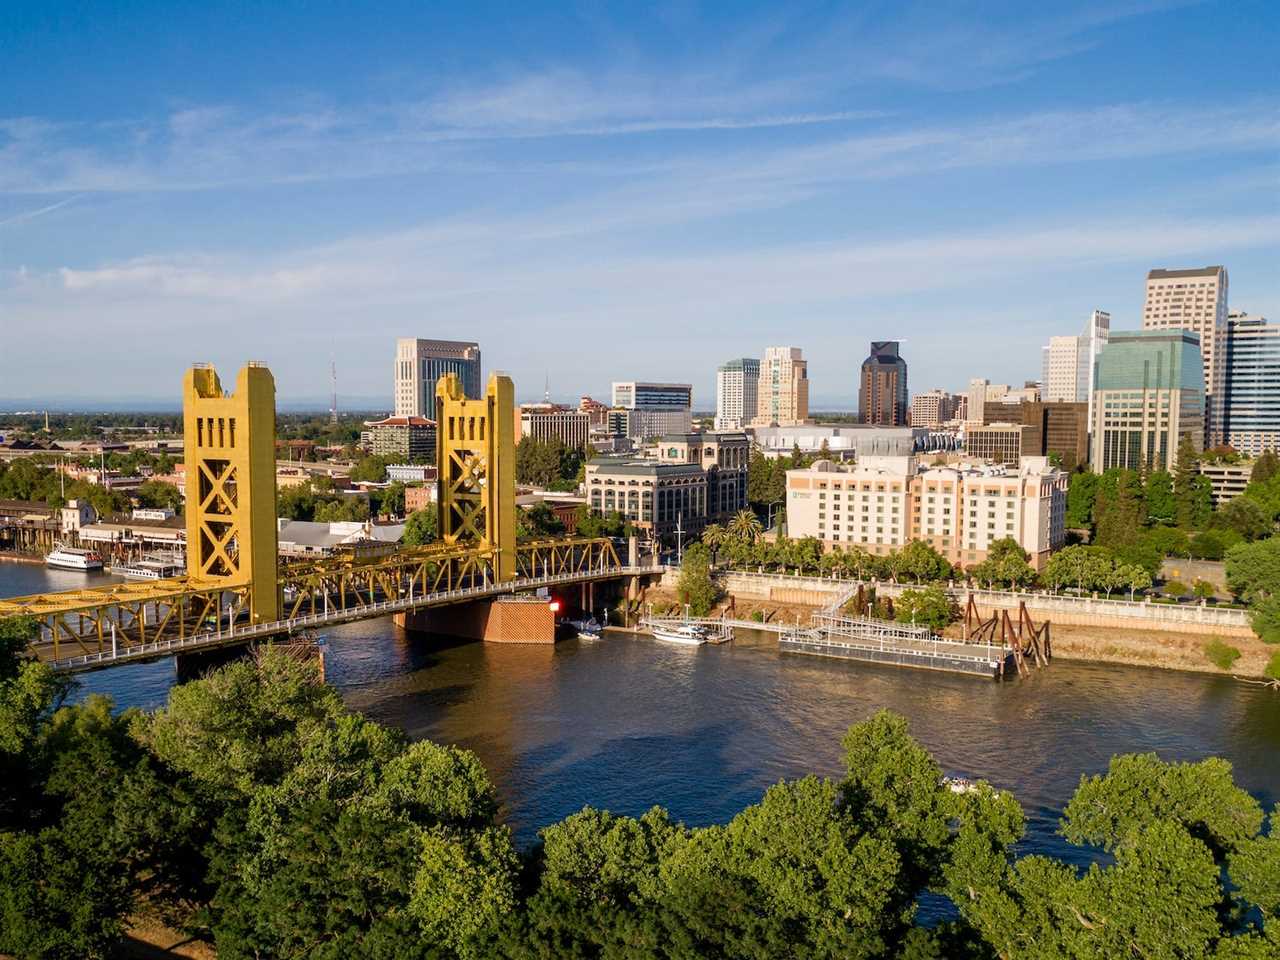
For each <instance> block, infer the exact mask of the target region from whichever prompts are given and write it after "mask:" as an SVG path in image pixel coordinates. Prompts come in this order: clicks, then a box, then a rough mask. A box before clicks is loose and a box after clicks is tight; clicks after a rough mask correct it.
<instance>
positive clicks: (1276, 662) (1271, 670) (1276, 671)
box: [1262, 653, 1280, 681]
mask: <svg viewBox="0 0 1280 960" xmlns="http://www.w3.org/2000/svg"><path fill="white" fill-rule="evenodd" d="M1262 675H1263V676H1265V677H1266V678H1267V679H1268V680H1276V681H1280V653H1273V654H1272V655H1271V660H1270V661H1269V662H1268V663H1267V666H1266V668H1265V669H1264V670H1263V671H1262Z"/></svg>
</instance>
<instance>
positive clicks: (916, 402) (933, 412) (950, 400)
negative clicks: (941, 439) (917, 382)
mask: <svg viewBox="0 0 1280 960" xmlns="http://www.w3.org/2000/svg"><path fill="white" fill-rule="evenodd" d="M955 415H956V398H955V394H952V393H948V392H947V391H946V390H926V391H925V392H924V393H917V394H916V395H915V396H913V397H912V398H911V410H910V413H909V414H908V419H909V420H910V421H911V426H913V427H927V428H929V429H930V430H933V429H936V428H938V427H940V426H942V424H944V423H946V422H947V421H948V420H950V419H952V418H953V417H954V416H955Z"/></svg>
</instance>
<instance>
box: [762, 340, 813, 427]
mask: <svg viewBox="0 0 1280 960" xmlns="http://www.w3.org/2000/svg"><path fill="white" fill-rule="evenodd" d="M808 419H809V364H808V362H806V361H805V360H802V359H801V357H800V348H799V347H766V348H765V351H764V359H763V360H761V361H760V384H759V387H758V389H757V399H756V418H755V420H753V421H752V425H753V426H757V427H787V426H793V425H795V424H798V423H804V422H805V421H806V420H808Z"/></svg>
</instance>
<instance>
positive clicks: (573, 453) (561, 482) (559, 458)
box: [516, 437, 586, 487]
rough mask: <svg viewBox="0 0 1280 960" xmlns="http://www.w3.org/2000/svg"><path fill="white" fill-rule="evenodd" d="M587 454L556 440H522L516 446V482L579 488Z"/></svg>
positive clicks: (530, 438)
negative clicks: (577, 486) (577, 482)
mask: <svg viewBox="0 0 1280 960" xmlns="http://www.w3.org/2000/svg"><path fill="white" fill-rule="evenodd" d="M585 461H586V455H585V453H584V452H583V451H582V450H580V449H575V448H572V447H568V446H566V445H565V443H564V441H563V440H560V439H559V438H553V439H550V440H539V439H536V438H534V437H522V438H521V439H520V442H519V443H517V444H516V482H517V483H525V484H530V485H531V486H537V487H553V486H565V485H568V486H570V487H573V486H576V481H577V479H578V473H579V471H580V470H581V469H582V466H583V464H584V463H585Z"/></svg>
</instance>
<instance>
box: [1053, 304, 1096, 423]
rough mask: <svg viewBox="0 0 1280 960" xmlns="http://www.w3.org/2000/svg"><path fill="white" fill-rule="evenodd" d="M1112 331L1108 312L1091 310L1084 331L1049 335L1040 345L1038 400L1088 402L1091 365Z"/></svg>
mask: <svg viewBox="0 0 1280 960" xmlns="http://www.w3.org/2000/svg"><path fill="white" fill-rule="evenodd" d="M1110 332H1111V314H1109V313H1107V312H1106V311H1105V310H1094V311H1093V313H1091V314H1090V315H1089V322H1088V323H1087V324H1086V325H1085V330H1084V333H1082V334H1080V335H1079V336H1074V337H1050V338H1049V345H1048V346H1046V347H1044V348H1043V371H1042V375H1041V380H1040V399H1042V400H1044V401H1045V402H1046V403H1056V402H1064V403H1087V402H1088V401H1089V391H1090V388H1091V386H1092V384H1093V364H1094V361H1095V360H1097V358H1098V352H1099V351H1100V350H1101V349H1102V347H1103V345H1104V344H1105V343H1106V342H1107V337H1108V335H1109V334H1110Z"/></svg>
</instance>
